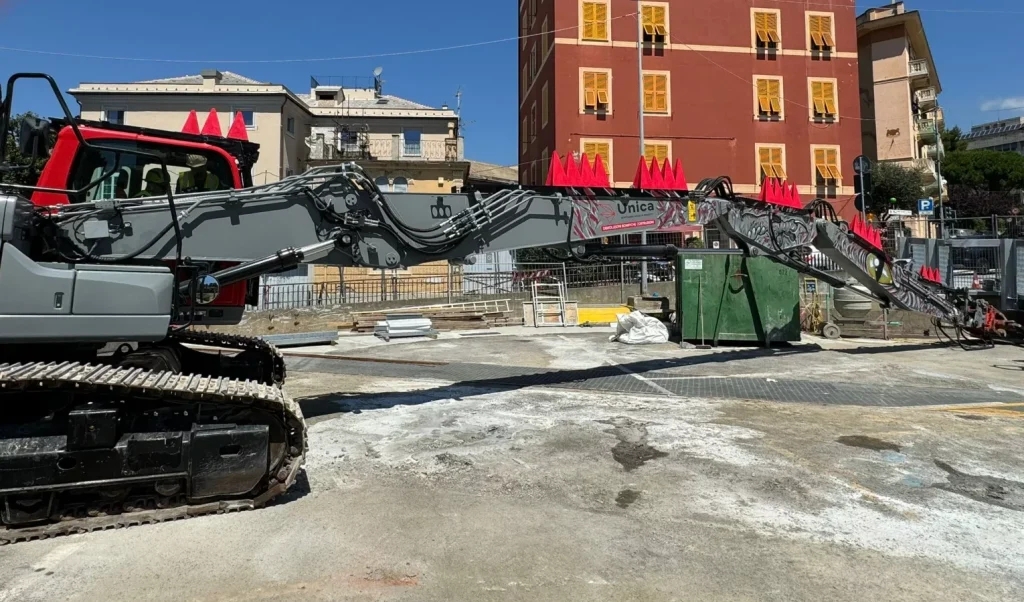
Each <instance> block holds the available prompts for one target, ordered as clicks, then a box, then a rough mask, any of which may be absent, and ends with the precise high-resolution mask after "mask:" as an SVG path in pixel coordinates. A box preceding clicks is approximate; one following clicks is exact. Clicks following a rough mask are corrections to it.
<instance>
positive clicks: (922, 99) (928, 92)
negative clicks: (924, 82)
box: [914, 87, 939, 111]
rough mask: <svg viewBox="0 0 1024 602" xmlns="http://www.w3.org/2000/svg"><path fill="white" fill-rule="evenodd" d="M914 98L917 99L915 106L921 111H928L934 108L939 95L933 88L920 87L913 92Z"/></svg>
mask: <svg viewBox="0 0 1024 602" xmlns="http://www.w3.org/2000/svg"><path fill="white" fill-rule="evenodd" d="M914 99H915V100H917V106H918V108H919V109H921V110H922V111H930V110H932V109H934V108H935V105H936V102H938V99H939V96H938V94H936V93H935V88H934V87H930V88H922V89H920V90H918V91H917V92H914Z"/></svg>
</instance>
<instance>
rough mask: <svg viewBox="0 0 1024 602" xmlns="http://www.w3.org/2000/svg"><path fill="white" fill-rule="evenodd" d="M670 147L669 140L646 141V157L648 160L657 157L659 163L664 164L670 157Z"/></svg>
mask: <svg viewBox="0 0 1024 602" xmlns="http://www.w3.org/2000/svg"><path fill="white" fill-rule="evenodd" d="M669 148H670V146H669V143H668V142H644V158H645V159H647V160H648V161H650V160H651V159H657V161H658V164H659V165H662V164H664V163H665V160H666V159H668V158H669V152H668V149H669Z"/></svg>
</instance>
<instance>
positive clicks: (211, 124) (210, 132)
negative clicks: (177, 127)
mask: <svg viewBox="0 0 1024 602" xmlns="http://www.w3.org/2000/svg"><path fill="white" fill-rule="evenodd" d="M202 134H203V135H204V136H216V137H218V138H223V137H224V134H221V129H220V117H218V116H217V109H210V114H209V115H207V116H206V123H204V124H203V131H202Z"/></svg>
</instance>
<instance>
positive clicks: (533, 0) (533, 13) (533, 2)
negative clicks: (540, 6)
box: [530, 0, 537, 27]
mask: <svg viewBox="0 0 1024 602" xmlns="http://www.w3.org/2000/svg"><path fill="white" fill-rule="evenodd" d="M536 22H537V0H530V27H533V24H534V23H536Z"/></svg>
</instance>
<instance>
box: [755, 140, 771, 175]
mask: <svg viewBox="0 0 1024 602" xmlns="http://www.w3.org/2000/svg"><path fill="white" fill-rule="evenodd" d="M757 162H758V164H759V165H760V166H761V178H762V179H764V178H771V177H774V171H773V170H772V150H771V149H770V148H768V147H766V146H762V147H761V148H759V149H758V150H757Z"/></svg>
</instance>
